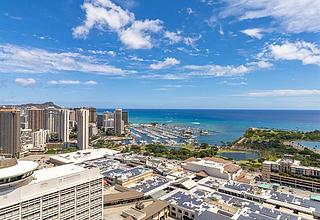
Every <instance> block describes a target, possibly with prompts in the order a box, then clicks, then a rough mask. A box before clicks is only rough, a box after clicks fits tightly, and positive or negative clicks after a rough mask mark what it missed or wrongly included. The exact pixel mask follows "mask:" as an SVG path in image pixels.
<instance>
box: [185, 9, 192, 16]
mask: <svg viewBox="0 0 320 220" xmlns="http://www.w3.org/2000/svg"><path fill="white" fill-rule="evenodd" d="M186 12H187V14H188V15H191V14H193V13H194V11H193V10H192V8H186Z"/></svg>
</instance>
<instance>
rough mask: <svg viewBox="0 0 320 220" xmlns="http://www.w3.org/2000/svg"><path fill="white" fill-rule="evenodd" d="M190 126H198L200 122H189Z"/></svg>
mask: <svg viewBox="0 0 320 220" xmlns="http://www.w3.org/2000/svg"><path fill="white" fill-rule="evenodd" d="M191 124H193V125H199V124H200V122H196V121H193V122H191Z"/></svg>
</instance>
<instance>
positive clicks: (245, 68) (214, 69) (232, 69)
mask: <svg viewBox="0 0 320 220" xmlns="http://www.w3.org/2000/svg"><path fill="white" fill-rule="evenodd" d="M271 66H272V64H271V63H269V62H266V61H258V62H250V63H246V64H242V65H238V66H234V65H226V66H221V65H215V64H208V65H202V66H200V65H187V66H184V68H185V69H187V70H191V73H190V75H193V76H213V77H221V76H242V75H244V74H246V73H250V72H253V71H255V70H257V69H264V68H269V67H271Z"/></svg>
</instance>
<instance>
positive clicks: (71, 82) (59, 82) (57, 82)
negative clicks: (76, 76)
mask: <svg viewBox="0 0 320 220" xmlns="http://www.w3.org/2000/svg"><path fill="white" fill-rule="evenodd" d="M48 84H50V85H79V84H84V85H96V84H97V82H96V81H93V80H89V81H84V82H81V81H80V80H66V79H62V80H50V81H48Z"/></svg>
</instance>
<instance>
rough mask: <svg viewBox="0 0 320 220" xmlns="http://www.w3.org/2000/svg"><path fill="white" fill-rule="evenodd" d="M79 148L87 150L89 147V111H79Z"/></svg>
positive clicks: (82, 109)
mask: <svg viewBox="0 0 320 220" xmlns="http://www.w3.org/2000/svg"><path fill="white" fill-rule="evenodd" d="M77 128H78V148H79V149H80V150H85V149H87V148H88V147H89V110H88V109H84V108H81V109H78V110H77Z"/></svg>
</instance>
